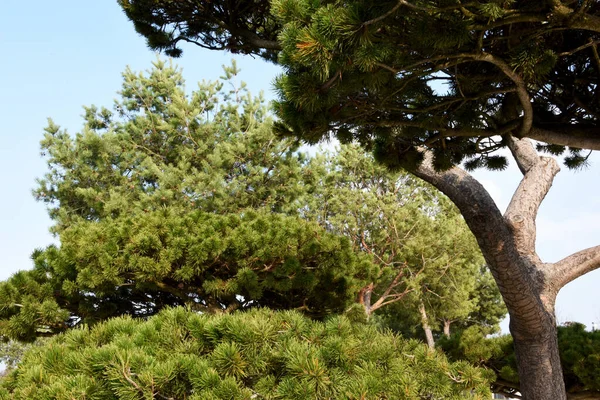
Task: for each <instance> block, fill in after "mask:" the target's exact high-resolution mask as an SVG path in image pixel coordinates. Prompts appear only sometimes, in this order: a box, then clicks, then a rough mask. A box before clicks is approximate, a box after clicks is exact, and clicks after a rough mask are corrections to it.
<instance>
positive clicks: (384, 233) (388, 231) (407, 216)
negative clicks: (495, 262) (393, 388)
mask: <svg viewBox="0 0 600 400" xmlns="http://www.w3.org/2000/svg"><path fill="white" fill-rule="evenodd" d="M307 168H309V169H310V171H311V172H312V175H313V176H314V177H315V181H314V182H313V183H312V185H313V188H312V189H311V190H310V191H309V194H308V196H307V198H306V200H304V201H303V203H304V204H305V206H304V207H303V209H302V213H303V216H304V217H305V218H308V219H310V220H315V221H317V222H318V223H320V224H321V225H323V226H324V227H327V229H328V230H330V231H332V232H335V233H338V234H341V235H343V236H346V237H348V238H350V240H351V241H352V244H353V248H354V250H355V251H356V252H363V253H367V254H369V255H371V256H372V258H373V262H374V263H375V264H376V265H377V266H378V268H379V270H378V272H377V274H376V275H374V276H373V281H372V282H370V285H368V286H367V287H365V288H363V290H362V291H361V293H360V295H359V296H361V297H362V298H361V299H359V301H360V302H361V303H362V304H363V306H364V308H365V311H366V312H367V313H368V314H369V313H371V312H373V313H374V314H375V315H379V316H380V317H382V318H383V321H385V322H384V323H385V324H386V325H389V326H392V327H393V328H394V329H396V330H398V331H401V332H403V334H405V335H410V336H417V337H421V334H420V333H419V332H420V328H418V326H420V315H419V313H418V304H419V303H420V302H421V301H423V302H424V303H425V305H426V309H427V312H428V314H429V315H430V318H431V319H432V321H433V322H432V324H431V325H432V326H433V328H434V329H435V330H438V331H439V330H440V329H441V326H442V325H443V323H444V322H446V323H448V324H452V325H453V327H454V328H457V329H458V328H464V327H465V326H469V325H470V324H473V323H477V324H484V325H486V326H495V325H497V323H498V322H499V320H500V319H502V317H503V316H504V315H505V314H506V309H505V308H504V306H503V304H502V301H501V298H500V294H499V292H498V290H497V288H496V286H495V283H494V281H493V278H492V276H491V274H490V273H489V271H488V270H487V268H486V267H485V262H484V260H483V257H482V256H481V253H480V251H479V249H478V247H477V243H476V242H475V239H474V238H473V235H472V234H471V232H470V231H469V229H468V227H467V226H466V224H465V222H464V220H463V219H462V217H461V216H460V214H459V213H458V210H457V209H456V208H455V207H454V206H453V205H452V204H451V203H450V201H449V200H448V199H447V198H445V197H444V196H443V195H441V194H439V193H438V192H437V191H436V190H435V189H433V188H432V187H430V186H428V185H426V184H424V183H422V182H419V181H418V180H417V179H416V178H413V177H411V176H409V175H407V174H406V173H404V172H390V171H389V170H388V169H387V168H386V167H385V166H382V165H381V164H378V163H377V162H375V160H374V159H373V157H370V156H368V155H365V154H364V152H363V151H362V149H361V148H360V147H359V146H356V145H346V146H341V147H340V148H339V149H337V150H336V152H335V155H324V156H320V155H318V156H316V157H315V158H314V159H312V160H311V161H310V163H309V164H308V166H307ZM384 306H385V307H384ZM382 307H383V308H382ZM378 310H379V311H378ZM415 328H417V329H415Z"/></svg>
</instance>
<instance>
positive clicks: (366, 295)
mask: <svg viewBox="0 0 600 400" xmlns="http://www.w3.org/2000/svg"><path fill="white" fill-rule="evenodd" d="M373 287H374V284H373V282H371V283H369V284H368V285H367V286H365V287H364V288H362V289H361V290H360V292H358V302H359V304H361V305H362V306H363V309H364V311H365V315H366V317H367V321H368V320H369V319H370V318H371V313H372V312H373V309H372V307H371V296H372V294H373Z"/></svg>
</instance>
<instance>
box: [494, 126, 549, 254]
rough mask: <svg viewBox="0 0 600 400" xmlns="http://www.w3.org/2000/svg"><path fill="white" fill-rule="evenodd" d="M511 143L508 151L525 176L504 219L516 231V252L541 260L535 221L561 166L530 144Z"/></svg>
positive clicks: (513, 140) (526, 141) (514, 232)
mask: <svg viewBox="0 0 600 400" xmlns="http://www.w3.org/2000/svg"><path fill="white" fill-rule="evenodd" d="M509 140H510V142H509V148H510V150H511V151H512V152H513V154H514V155H515V159H516V160H517V163H518V164H519V168H520V169H521V171H522V172H524V174H525V176H524V177H523V179H522V180H521V183H520V184H519V187H518V188H517V190H516V191H515V193H514V194H513V197H512V199H511V201H510V204H509V205H508V208H507V210H506V213H505V214H504V218H505V220H506V221H507V223H508V224H509V226H510V227H511V229H512V231H513V234H514V237H515V244H516V247H517V251H518V252H519V253H520V254H521V255H524V256H527V257H532V258H533V259H534V260H535V261H539V259H538V257H537V255H536V253H535V236H536V227H535V218H536V216H537V212H538V209H539V207H540V204H541V203H542V201H543V200H544V198H545V197H546V194H547V193H548V191H549V190H550V187H551V186H552V182H553V180H554V177H555V176H556V174H557V173H558V172H559V171H560V167H559V166H558V163H557V162H556V160H554V159H553V158H550V157H539V156H537V154H536V152H535V150H534V149H533V144H532V143H531V141H529V140H527V139H525V140H518V139H514V138H512V139H509ZM539 262H541V261H539Z"/></svg>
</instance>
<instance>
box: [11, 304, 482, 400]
mask: <svg viewBox="0 0 600 400" xmlns="http://www.w3.org/2000/svg"><path fill="white" fill-rule="evenodd" d="M488 379H489V373H488V372H487V371H486V370H484V369H481V368H477V367H474V366H471V365H469V364H468V363H467V362H453V363H451V362H448V360H447V359H446V358H445V356H443V354H442V353H439V352H435V351H430V350H428V349H427V348H426V347H425V346H424V345H423V344H421V343H418V342H416V341H407V340H405V339H402V338H400V337H398V336H395V335H393V334H391V333H381V332H378V331H377V330H376V329H375V328H374V327H373V326H369V325H362V324H352V323H351V322H350V321H348V320H347V319H346V318H344V317H334V318H331V319H329V320H327V321H326V322H314V321H312V320H310V319H307V318H306V317H303V316H302V315H301V314H299V313H297V312H291V311H287V312H279V313H277V312H273V311H269V310H257V311H249V312H244V313H234V314H232V315H219V316H208V315H198V314H196V313H192V312H190V311H186V310H184V309H183V308H176V309H168V310H165V311H162V312H161V313H159V314H158V315H156V316H154V317H152V318H150V319H149V320H148V321H145V322H144V321H141V320H133V319H130V318H117V319H113V320H110V321H108V322H105V323H102V324H99V325H96V326H95V327H94V328H92V329H88V328H85V327H84V328H81V329H74V330H71V331H69V332H68V333H66V334H61V335H58V336H57V337H55V338H53V339H52V340H50V342H49V343H48V344H47V345H46V346H44V347H39V348H35V349H34V350H33V351H30V352H29V353H27V355H26V356H25V358H24V360H23V362H22V363H21V365H20V366H19V368H18V369H17V370H15V371H14V372H12V373H11V375H9V376H8V378H6V379H5V380H3V381H2V382H1V383H0V399H2V400H4V399H7V400H8V399H14V400H21V399H23V400H25V399H36V400H46V399H48V400H50V399H53V400H67V399H74V398H76V399H84V398H85V399H96V400H112V399H128V400H137V399H151V398H172V399H190V400H200V399H202V400H207V399H239V400H242V399H244V400H249V399H282V400H283V399H288V400H302V399H306V400H314V399H417V398H422V399H465V398H473V399H485V398H488V397H489V396H490V394H489V382H488Z"/></svg>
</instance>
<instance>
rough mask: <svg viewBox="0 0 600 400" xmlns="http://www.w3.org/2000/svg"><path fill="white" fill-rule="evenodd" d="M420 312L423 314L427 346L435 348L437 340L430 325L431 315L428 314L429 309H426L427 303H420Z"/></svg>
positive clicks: (422, 322) (422, 319)
mask: <svg viewBox="0 0 600 400" xmlns="http://www.w3.org/2000/svg"><path fill="white" fill-rule="evenodd" d="M419 313H420V314H421V326H422V327H423V331H424V332H425V338H426V339H427V346H429V348H430V349H434V348H435V341H434V340H433V332H432V331H431V326H429V317H428V316H427V311H425V304H423V302H421V303H419Z"/></svg>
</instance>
